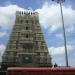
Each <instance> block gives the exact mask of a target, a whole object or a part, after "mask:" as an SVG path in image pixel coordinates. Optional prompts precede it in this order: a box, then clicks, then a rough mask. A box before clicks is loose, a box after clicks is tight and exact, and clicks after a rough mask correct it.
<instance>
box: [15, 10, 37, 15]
mask: <svg viewBox="0 0 75 75" xmlns="http://www.w3.org/2000/svg"><path fill="white" fill-rule="evenodd" d="M16 13H18V14H30V15H32V14H34V15H37V14H38V12H35V11H30V10H29V11H28V10H27V11H16Z"/></svg>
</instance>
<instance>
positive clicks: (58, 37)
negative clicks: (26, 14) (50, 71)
mask: <svg viewBox="0 0 75 75" xmlns="http://www.w3.org/2000/svg"><path fill="white" fill-rule="evenodd" d="M28 9H30V10H31V11H37V12H38V13H39V21H40V25H41V29H42V32H43V34H44V39H45V41H46V44H47V47H48V50H49V53H50V55H51V57H52V63H53V64H55V63H57V64H58V65H59V66H65V49H64V39H63V29H62V22H61V13H60V6H59V4H57V3H56V2H53V1H51V0H0V62H1V60H2V59H1V58H2V55H3V52H4V51H5V49H6V45H7V43H8V40H9V36H10V33H11V31H12V27H13V25H14V21H15V13H16V11H27V10H28ZM62 10H63V18H64V25H65V31H66V41H67V52H68V63H69V66H72V67H75V59H74V58H75V39H74V37H75V0H65V2H64V3H62Z"/></svg>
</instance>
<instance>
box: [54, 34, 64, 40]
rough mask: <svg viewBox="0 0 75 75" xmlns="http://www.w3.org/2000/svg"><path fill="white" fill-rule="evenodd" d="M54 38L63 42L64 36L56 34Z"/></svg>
mask: <svg viewBox="0 0 75 75" xmlns="http://www.w3.org/2000/svg"><path fill="white" fill-rule="evenodd" d="M55 36H56V37H57V38H59V39H61V40H63V38H64V35H63V34H56V35H55Z"/></svg>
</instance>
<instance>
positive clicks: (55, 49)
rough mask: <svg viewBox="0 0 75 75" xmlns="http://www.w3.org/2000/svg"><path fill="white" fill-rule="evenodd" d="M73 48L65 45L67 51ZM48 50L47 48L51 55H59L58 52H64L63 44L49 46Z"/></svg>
mask: <svg viewBox="0 0 75 75" xmlns="http://www.w3.org/2000/svg"><path fill="white" fill-rule="evenodd" d="M73 49H74V46H72V45H67V50H68V52H70V51H71V50H73ZM48 50H49V53H50V54H51V55H60V54H63V53H64V52H65V49H64V46H59V47H50V48H48Z"/></svg>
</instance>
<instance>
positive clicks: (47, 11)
mask: <svg viewBox="0 0 75 75" xmlns="http://www.w3.org/2000/svg"><path fill="white" fill-rule="evenodd" d="M36 11H38V12H39V18H40V23H41V24H42V27H44V28H47V29H49V31H50V32H54V31H56V30H57V29H59V28H60V27H62V24H61V13H60V6H59V5H58V4H55V5H54V4H52V5H49V3H45V4H44V5H43V7H42V8H40V9H37V10H36ZM63 15H64V23H65V27H66V29H67V28H69V30H70V27H71V26H74V24H75V10H73V9H72V8H71V6H69V7H65V6H63ZM72 29H73V28H71V30H72Z"/></svg>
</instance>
